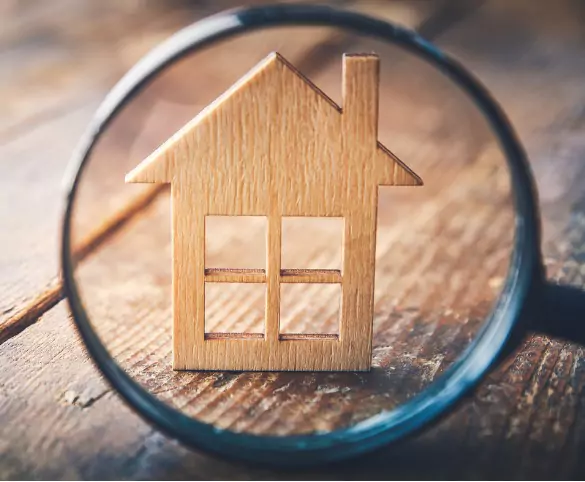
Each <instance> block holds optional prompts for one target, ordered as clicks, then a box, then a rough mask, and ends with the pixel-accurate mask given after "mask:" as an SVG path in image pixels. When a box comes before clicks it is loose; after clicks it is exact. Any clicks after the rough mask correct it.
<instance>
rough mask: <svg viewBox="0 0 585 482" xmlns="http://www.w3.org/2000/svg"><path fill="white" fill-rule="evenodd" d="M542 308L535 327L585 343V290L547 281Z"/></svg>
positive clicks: (548, 333)
mask: <svg viewBox="0 0 585 482" xmlns="http://www.w3.org/2000/svg"><path fill="white" fill-rule="evenodd" d="M541 307H542V309H541V310H540V314H539V316H538V317H537V323H536V326H534V327H533V328H534V329H536V330H537V331H539V332H543V333H545V334H547V335H550V336H553V337H559V338H564V339H566V340H568V341H572V342H575V343H580V344H583V345H585V291H584V290H582V289H580V288H577V287H574V286H568V285H557V284H553V283H546V284H545V285H544V286H543V290H542V305H541Z"/></svg>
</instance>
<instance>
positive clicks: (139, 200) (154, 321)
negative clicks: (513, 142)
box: [0, 0, 585, 479]
mask: <svg viewBox="0 0 585 482" xmlns="http://www.w3.org/2000/svg"><path fill="white" fill-rule="evenodd" d="M219 3H221V5H219V4H218V3H213V4H212V3H211V2H196V1H186V0H182V1H179V0H173V1H169V2H164V3H163V2H158V1H154V0H146V1H143V2H134V1H129V0H128V1H123V2H119V1H114V0H107V1H100V2H98V1H92V0H84V1H75V0H58V1H54V2H51V3H50V4H49V3H48V2H47V3H40V2H20V1H5V2H3V3H2V4H1V5H0V18H2V28H0V48H1V52H2V53H1V55H0V68H1V71H2V76H1V77H0V99H1V100H2V106H3V109H2V111H1V113H0V185H1V189H0V219H1V220H2V230H1V231H0V241H1V243H2V244H1V247H2V250H1V253H0V288H1V292H2V296H0V366H1V367H2V370H1V373H0V478H2V479H16V478H35V479H36V478H45V479H46V478H56V479H71V478H84V479H94V478H100V479H112V478H131V479H160V478H173V479H180V478H191V479H194V478H197V479H199V478H211V479H225V478H235V479H249V478H261V479H274V478H291V477H295V478H308V477H310V478H344V479H345V478H358V477H360V478H391V477H392V478H394V477H402V478H462V477H466V478H487V477H491V478H503V477H506V478H526V477H530V478H545V477H547V478H567V477H571V478H572V477H575V478H576V477H583V476H584V475H585V465H584V462H583V459H582V457H580V454H581V453H582V451H583V449H584V446H585V412H584V410H583V404H584V403H585V392H584V386H585V352H584V350H583V348H582V347H581V346H578V345H576V344H571V343H567V342H565V341H563V340H557V339H552V338H548V337H546V336H543V335H540V334H530V335H529V336H527V337H526V339H525V340H524V341H523V343H522V345H521V346H520V347H519V349H518V350H517V351H516V352H515V353H514V354H512V355H511V356H509V357H508V358H507V359H505V360H504V361H503V362H502V363H501V364H500V365H499V366H498V367H496V368H495V369H494V370H492V372H491V373H490V374H489V376H487V377H486V379H485V380H484V381H483V382H482V384H481V385H480V387H479V388H478V390H477V391H476V392H475V393H474V394H472V395H470V396H468V397H467V398H466V399H465V400H464V401H463V402H462V403H461V404H460V405H459V406H458V408H457V410H456V411H455V412H454V413H452V414H450V415H449V416H448V417H446V418H445V419H444V420H442V421H441V422H440V423H439V424H437V425H435V426H433V427H432V428H431V429H429V430H427V431H425V432H423V433H422V434H420V435H418V436H417V437H416V438H412V439H409V440H408V441H407V442H405V443H402V444H400V445H396V446H393V447H390V448H385V449H383V450H380V451H378V452H377V453H375V454H372V455H369V456H367V457H364V458H361V459H358V460H351V461H348V462H347V463H344V464H340V465H334V466H330V467H327V468H324V469H315V470H311V471H310V472H301V473H293V474H291V473H289V472H279V471H274V470H268V469H260V468H249V467H245V466H242V465H237V464H234V463H230V462H226V461H223V460H218V459H215V458H212V457H209V456H207V455H204V454H202V453H198V452H194V451H191V450H189V449H187V448H185V447H183V446H181V445H180V444H178V443H177V442H175V441H172V440H169V439H168V438H166V437H165V436H163V435H162V434H160V433H159V432H157V431H156V430H154V429H153V428H152V427H150V426H149V425H148V424H146V423H145V422H144V421H142V419H140V418H139V417H138V416H137V415H136V414H135V413H134V412H132V411H131V410H130V409H129V408H128V407H127V406H126V405H125V404H124V403H123V402H122V401H121V400H120V398H119V397H118V396H117V395H116V393H114V392H113V391H112V389H111V388H110V387H109V386H108V385H107V383H106V382H105V381H104V380H103V379H102V378H101V377H100V375H99V373H98V372H97V370H96V369H95V367H94V366H93V365H92V363H91V361H90V360H89V358H88V356H87V354H86V353H85V351H84V348H83V346H82V343H81V341H80V340H79V338H78V336H77V334H76V332H75V329H74V327H73V325H72V323H71V320H70V315H69V312H68V309H67V306H66V302H65V301H64V300H63V299H62V293H61V282H60V279H59V268H58V244H59V220H60V212H61V209H62V207H63V200H62V197H63V196H62V190H61V184H60V182H61V178H62V176H63V175H64V170H65V166H66V163H67V160H68V158H69V156H70V154H71V152H72V150H73V148H74V145H75V143H76V141H77V140H78V139H79V137H80V135H81V133H82V132H83V129H84V128H85V126H86V125H87V123H88V122H89V119H90V118H91V115H92V113H93V111H94V110H95V108H96V107H97V105H98V103H99V101H100V100H101V99H102V98H103V96H104V95H105V93H106V92H107V90H108V89H109V88H111V86H112V85H113V84H114V83H115V82H116V81H117V80H118V79H119V78H120V77H121V76H122V75H123V73H124V72H125V71H126V70H127V69H129V68H130V67H131V65H132V64H133V63H134V62H135V61H136V60H137V59H138V58H140V56H141V55H143V54H144V53H145V52H146V51H148V50H149V49H150V48H151V47H153V46H154V45H155V44H157V43H158V42H159V41H161V40H162V39H164V38H166V37H167V36H168V35H170V34H171V33H172V32H174V31H175V30H177V29H178V28H180V27H182V26H184V25H187V24H189V23H191V22H192V21H194V20H196V19H198V18H201V17H202V16H205V15H208V14H210V13H213V12H215V11H217V10H218V9H220V8H221V7H224V6H233V3H231V2H219ZM353 8H356V9H361V10H365V11H369V12H370V13H374V14H376V15H380V16H384V17H386V18H390V19H394V20H397V21H400V22H401V23H404V24H407V25H410V26H416V27H418V28H420V30H421V31H422V32H423V33H424V34H425V35H427V36H429V37H432V38H433V40H434V41H435V42H436V43H437V44H438V45H439V46H441V47H442V48H444V49H445V50H446V51H447V52H449V53H451V54H453V55H454V56H456V57H457V58H459V59H460V60H461V61H463V62H464V63H465V65H466V66H468V67H469V69H470V70H471V71H472V72H473V73H475V74H476V75H477V76H478V77H479V78H480V79H481V80H482V81H483V82H484V83H485V85H486V86H487V87H488V88H489V89H490V90H491V91H492V92H493V94H494V95H495V97H496V98H497V99H498V100H499V102H500V103H501V104H502V106H503V107H504V109H505V111H506V112H507V114H508V115H509V117H510V119H511V121H512V122H513V124H514V126H515V127H516V129H517V131H518V133H519V136H520V138H521V140H522V141H523V143H524V144H525V147H526V149H527V151H528V154H529V157H530V161H531V165H532V168H533V170H534V173H535V177H536V181H537V184H538V188H539V193H540V204H541V211H542V216H543V230H544V233H543V234H544V244H543V253H544V256H545V261H546V266H547V271H548V272H547V275H548V277H549V278H550V279H553V280H555V281H559V282H562V283H566V284H572V285H575V286H583V273H585V268H584V266H585V265H584V263H585V262H584V260H583V256H582V245H583V240H584V238H585V214H584V213H585V201H584V199H585V198H584V196H583V194H582V193H583V186H584V182H585V181H584V180H583V179H584V178H583V177H582V175H583V173H584V172H585V169H584V164H583V161H582V158H583V156H585V140H584V139H585V136H584V134H585V89H583V80H584V79H585V76H584V75H585V61H584V60H583V58H584V57H583V52H584V48H585V28H584V27H583V25H584V20H585V9H584V7H583V5H582V2H580V1H577V0H559V1H555V2H545V1H544V0H543V1H537V2H535V1H534V0H532V1H531V0H517V1H514V2H509V1H506V0H485V1H473V2H467V1H464V2H436V1H411V2H409V1H401V2H388V3H380V2H373V3H368V2H357V3H355V4H354V5H353ZM272 50H279V51H281V52H282V53H283V54H284V55H285V56H286V57H287V58H288V59H289V60H290V61H292V62H293V63H294V64H295V65H296V66H297V67H298V68H299V69H300V70H302V71H303V72H304V73H305V74H306V75H308V76H309V77H310V78H311V80H313V81H314V82H316V84H317V85H318V86H319V87H321V88H322V89H323V90H324V91H326V92H327V93H328V94H329V95H330V96H331V97H332V98H333V99H334V100H335V101H337V102H339V99H340V81H341V74H340V66H341V58H340V55H341V53H342V52H344V51H353V52H357V51H371V50H375V51H376V52H377V53H379V54H380V57H381V61H382V87H381V88H382V91H381V113H380V117H381V119H380V134H379V135H380V140H381V141H382V142H383V143H384V144H385V145H387V146H388V147H389V148H390V149H392V150H393V151H394V152H396V154H398V155H399V157H400V158H401V159H403V160H404V161H405V162H407V163H408V164H409V165H411V166H412V167H413V169H414V170H415V171H416V172H417V173H419V174H420V175H421V176H422V177H423V179H424V180H425V188H423V189H420V190H415V191H416V192H415V191H408V190H402V191H396V190H392V189H384V190H382V191H381V195H380V213H379V220H378V221H379V235H378V251H377V267H376V307H375V330H374V367H373V370H372V372H371V373H368V374H353V373H347V374H319V375H315V374H303V373H296V374H291V373H289V374H285V373H268V374H266V373H259V374H249V373H248V374H246V373H244V374H237V373H211V372H210V373H185V372H182V373H177V372H173V371H172V370H171V368H170V292H169V286H170V247H169V246H170V245H169V237H170V235H169V231H168V228H167V227H168V226H169V201H168V191H166V190H164V189H162V190H161V189H157V190H156V191H149V190H148V189H147V188H144V187H143V186H125V185H124V184H123V175H124V173H125V172H126V171H127V170H129V168H130V167H132V166H133V165H135V164H136V163H137V161H139V160H140V159H141V157H142V156H144V155H145V154H148V152H149V151H150V150H152V149H153V148H154V147H156V146H157V145H158V144H159V143H160V142H161V141H163V140H164V139H165V138H166V137H168V136H169V135H170V134H172V133H173V132H174V130H176V129H177V128H178V127H180V126H181V125H182V124H183V123H184V122H185V121H186V120H188V119H190V118H191V117H193V116H194V115H195V114H197V112H198V111H199V110H200V109H201V108H203V107H204V106H205V105H206V104H207V103H209V102H210V101H211V100H213V99H214V98H215V97H216V96H217V95H219V94H220V93H221V92H222V91H223V90H225V88H227V87H228V86H229V85H231V84H232V83H233V82H234V81H235V80H237V79H238V78H239V77H240V76H241V75H243V74H244V73H245V72H246V71H247V70H248V69H249V68H251V67H252V66H253V65H254V64H255V63H256V62H257V61H258V60H260V59H261V58H263V57H264V56H265V55H266V54H267V53H268V52H270V51H272ZM85 177H86V178H85V179H84V181H83V182H82V185H81V188H82V191H81V196H80V200H79V205H78V207H77V208H76V212H75V216H74V226H75V229H74V235H73V241H74V245H75V249H76V251H77V256H78V257H79V259H80V260H81V261H80V264H79V268H78V269H77V272H76V276H77V279H78V281H79V283H80V285H81V288H82V297H83V301H84V303H85V304H86V306H87V309H88V312H89V314H90V316H91V319H92V320H93V322H94V324H95V329H96V331H97V332H98V333H99V335H100V336H101V337H102V339H103V340H104V343H105V344H106V346H107V347H108V349H109V350H110V352H111V353H112V354H113V355H114V356H115V358H116V360H117V361H118V362H119V363H120V364H121V365H122V366H123V367H124V368H125V369H126V370H127V371H128V372H129V373H130V374H131V375H132V376H133V377H134V378H135V379H136V380H137V381H138V382H139V383H141V384H143V385H144V386H145V387H147V388H148V389H149V390H151V391H152V392H154V393H156V394H157V396H158V397H159V398H161V399H162V400H164V401H166V402H167V403H169V404H171V405H173V406H174V407H176V408H177V409H179V410H182V411H183V412H185V413H187V414H189V415H191V416H193V417H196V418H198V419H201V420H204V421H206V422H210V423H214V424H216V425H218V426H221V427H225V428H230V429H232V430H237V431H247V432H252V433H259V434H261V433H270V434H278V435H286V434H291V433H307V432H312V431H316V430H319V431H327V430H333V429H335V428H340V427H346V426H350V425H352V424H354V423H356V422H357V421H360V420H363V419H365V418H367V417H369V416H371V415H372V414H375V413H379V412H380V411H381V410H385V409H390V408H392V407H395V406H396V405H398V404H399V403H401V402H403V401H405V400H406V399H408V398H410V397H411V396H413V395H414V394H416V393H419V392H420V391H421V390H422V389H423V388H424V387H426V386H428V384H430V383H431V382H432V381H433V380H435V379H436V378H437V377H438V376H440V375H441V373H442V372H443V371H444V370H445V369H446V368H447V367H448V366H450V364H451V363H452V362H453V361H454V360H455V359H456V358H457V356H458V355H459V354H460V353H461V352H462V351H463V350H464V349H465V347H466V346H468V344H469V342H470V340H472V339H473V336H474V334H475V333H476V332H477V330H478V328H479V327H480V326H481V322H482V319H483V317H484V316H485V315H486V314H487V313H488V312H489V309H490V307H491V303H492V302H493V300H494V299H495V297H496V296H497V293H498V290H499V288H500V287H501V283H502V279H503V278H504V277H505V274H506V269H507V266H508V260H509V254H510V249H511V243H512V235H513V234H512V229H513V225H514V219H513V212H512V208H511V202H510V186H509V182H508V178H507V174H506V170H505V167H504V165H503V161H502V155H501V153H500V152H499V150H498V148H497V145H496V143H495V142H494V139H493V136H491V134H490V133H489V131H488V130H487V128H486V126H485V125H484V123H483V121H482V119H481V118H480V116H479V115H478V114H477V112H475V111H474V109H473V107H472V106H471V105H470V104H469V102H468V101H467V100H466V99H465V98H464V97H463V96H462V95H461V93H458V92H457V91H456V89H454V88H453V86H451V85H450V84H449V82H448V81H447V80H446V79H444V78H442V77H441V76H440V75H438V74H436V73H433V71H432V70H431V69H430V68H429V67H428V66H425V65H423V64H422V63H420V62H419V61H416V60H413V59H412V58H410V57H408V56H407V55H405V54H404V53H402V52H399V51H397V50H396V49H393V48H389V47H387V46H384V45H381V44H379V43H375V42H372V41H370V40H366V39H361V38H356V37H353V36H349V35H347V34H346V33H343V32H339V31H335V30H330V29H304V30H303V31H302V32H301V33H300V34H299V32H298V31H297V30H296V29H283V30H273V31H267V32H261V33H259V34H254V35H249V36H246V37H244V38H242V39H238V40H237V41H230V42H227V43H223V44H221V45H218V46H216V47H213V48H211V49H208V50H207V51H205V52H201V53H198V54H196V55H195V56H193V57H191V58H189V59H186V60H185V61H182V62H180V63H179V64H177V65H176V66H174V67H173V68H172V69H171V70H170V71H169V72H168V73H166V74H165V75H163V76H162V77H161V78H159V79H157V80H156V81H155V82H154V83H153V84H151V85H150V86H149V87H148V89H146V90H145V91H144V92H143V93H142V94H141V95H140V96H139V98H138V99H137V100H136V102H135V103H133V104H132V105H131V106H130V107H129V108H128V109H127V110H126V111H124V112H123V113H122V115H121V116H120V118H119V119H118V120H117V121H116V122H115V124H114V125H113V128H112V129H110V130H109V131H108V133H107V134H106V135H105V137H104V139H103V140H102V141H101V142H100V144H99V146H98V149H97V152H96V155H95V156H94V158H92V161H91V164H90V166H89V168H88V172H87V174H86V176H85ZM213 231H214V232H215V235H216V237H215V239H213V240H212V239H210V240H209V242H210V249H209V256H208V261H209V262H210V263H212V264H214V265H215V266H217V267H258V266H257V265H258V263H261V262H262V259H263V253H262V250H261V249H258V246H261V245H262V239H263V227H262V223H261V222H256V221H255V222H252V223H251V224H249V225H246V226H242V225H241V224H240V225H237V224H233V223H227V222H224V221H222V220H219V222H218V224H217V225H216V226H214V227H213ZM285 233H286V235H285V237H286V239H287V240H288V241H287V243H288V247H287V246H285V253H284V256H285V258H286V259H290V260H291V263H298V264H299V265H298V266H293V265H292V264H291V266H290V267H291V268H297V267H299V268H303V267H311V268H312V267H320V268H330V267H335V262H336V259H337V257H338V255H339V253H338V250H337V249H336V247H337V246H338V244H336V241H335V240H336V239H337V238H338V234H339V233H338V231H337V228H336V226H335V225H334V224H331V225H325V226H324V225H319V226H310V225H309V224H307V223H305V224H302V223H301V224H300V225H297V226H291V227H290V229H289V230H285ZM287 250H288V251H287ZM287 262H288V261H287ZM283 267H287V266H283ZM293 288H295V287H292V288H291V292H290V293H286V294H285V293H283V305H284V306H285V307H286V308H287V310H286V315H285V314H283V328H284V329H289V330H290V331H291V332H293V331H294V332H298V331H302V330H306V331H315V330H324V331H326V330H329V329H331V330H334V329H335V316H334V315H335V304H334V303H333V300H334V299H335V295H336V294H335V293H334V292H328V291H326V290H325V291H322V290H320V289H319V288H318V287H300V288H295V289H293ZM253 289H254V287H253V286H252V287H241V286H234V287H227V288H226V289H225V290H223V291H222V290H219V291H218V292H217V293H215V292H211V291H210V293H209V294H208V296H207V299H208V300H209V306H208V310H209V329H210V330H211V331H214V330H215V331H224V330H234V331H240V330H244V331H254V330H256V329H261V314H262V306H263V304H262V303H263V293H262V292H253Z"/></svg>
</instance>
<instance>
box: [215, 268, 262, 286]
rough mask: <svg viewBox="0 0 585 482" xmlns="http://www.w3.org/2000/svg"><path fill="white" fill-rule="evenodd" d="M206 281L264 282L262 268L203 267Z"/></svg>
mask: <svg viewBox="0 0 585 482" xmlns="http://www.w3.org/2000/svg"><path fill="white" fill-rule="evenodd" d="M205 282H206V283H266V271H265V270H263V269H244V268H242V269H237V268H231V269H229V268H228V269H221V268H205Z"/></svg>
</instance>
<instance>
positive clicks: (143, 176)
mask: <svg viewBox="0 0 585 482" xmlns="http://www.w3.org/2000/svg"><path fill="white" fill-rule="evenodd" d="M351 56H352V55H346V57H351ZM360 56H361V57H364V56H363V55H360ZM275 63H279V64H280V65H283V66H285V67H286V70H287V71H289V72H291V73H292V74H294V75H295V76H297V77H298V78H300V79H301V80H302V81H303V82H304V84H305V85H306V86H308V87H309V88H310V89H311V90H312V91H314V92H315V93H316V94H317V95H318V97H319V98H321V99H322V100H324V101H325V102H326V103H327V104H329V105H330V106H331V109H332V110H333V111H335V112H337V113H338V114H339V115H342V114H343V108H342V107H340V106H339V105H337V103H336V102H334V101H333V100H332V99H331V98H330V97H329V96H328V95H327V94H326V93H325V92H323V91H322V90H321V89H320V88H319V87H317V86H316V85H315V84H314V83H313V82H312V81H311V80H309V79H308V78H307V77H305V76H304V75H303V74H302V73H301V72H299V71H298V70H297V69H296V68H295V67H294V66H293V65H292V64H291V63H290V62H289V61H288V60H286V59H285V58H284V57H283V56H282V55H281V54H279V53H278V52H273V53H270V54H269V55H268V56H267V57H266V58H265V59H263V60H262V61H261V62H259V63H258V64H257V65H256V66H255V67H254V68H252V69H251V70H250V71H249V72H248V73H247V74H246V75H244V76H243V77H242V78H240V79H239V80H238V81H237V82H236V83H235V84H233V85H232V86H231V87H230V88H229V89H228V90H226V91H225V92H224V93H223V94H221V95H220V96H219V97H217V98H216V99H215V100H214V101H213V102H212V103H210V104H209V105H208V106H207V107H205V108H204V109H203V110H202V111H201V112H200V113H199V114H198V115H196V116H195V117H194V118H193V119H192V120H191V121H190V122H188V123H187V124H186V125H185V126H183V127H182V128H181V129H180V130H179V131H177V132H176V133H175V134H174V135H173V136H172V137H170V138H169V139H168V140H167V141H166V142H164V143H163V144H162V145H161V146H160V147H159V148H158V149H156V150H155V151H154V152H153V153H152V154H151V155H150V156H148V157H147V158H146V159H145V160H144V161H142V162H141V163H140V164H138V165H137V166H136V167H135V168H134V169H133V170H132V171H130V172H129V173H128V174H127V175H126V178H125V180H126V182H155V181H154V180H150V179H149V177H151V176H149V175H148V172H149V171H150V170H151V169H152V168H154V167H155V164H157V163H158V162H159V161H160V160H161V158H163V157H165V156H166V153H167V152H168V151H169V150H170V149H171V150H172V149H173V147H174V145H176V143H178V142H179V141H180V140H181V139H183V138H184V137H185V136H186V135H188V133H189V132H191V131H193V130H194V129H195V128H196V127H197V126H198V125H199V124H200V123H202V122H203V121H204V120H205V119H206V118H208V116H209V115H210V114H211V113H212V112H214V111H216V110H218V109H220V108H221V107H222V106H223V105H224V104H226V103H227V102H228V101H229V99H230V98H231V97H232V96H234V95H235V94H236V93H237V92H239V91H240V90H241V89H242V88H243V87H244V86H245V85H246V84H247V83H248V82H250V81H251V79H253V78H254V77H256V76H257V75H258V74H260V73H261V72H263V71H265V70H267V69H269V68H270V67H271V66H273V65H274V64H275ZM377 147H378V158H387V159H386V160H388V159H390V160H392V161H393V162H394V163H395V164H396V165H397V166H398V167H399V169H401V170H403V171H404V172H403V177H404V175H406V176H410V177H411V178H412V179H411V182H409V184H411V185H422V184H423V181H422V179H421V178H420V177H419V176H418V175H416V174H415V173H414V172H413V171H412V169H410V168H409V167H408V166H407V165H406V164H404V163H403V162H402V161H401V160H400V159H398V157H396V156H395V155H394V154H393V153H392V152H391V151H390V150H389V149H388V148H386V147H385V146H384V145H383V144H382V143H380V142H379V141H377Z"/></svg>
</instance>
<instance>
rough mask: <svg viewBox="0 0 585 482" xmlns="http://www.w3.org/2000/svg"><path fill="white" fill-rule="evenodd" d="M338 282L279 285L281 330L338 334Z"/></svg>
mask: <svg viewBox="0 0 585 482" xmlns="http://www.w3.org/2000/svg"><path fill="white" fill-rule="evenodd" d="M340 307H341V285H339V284H304V283H298V284H297V283H294V284H282V285H280V333H281V335H284V334H291V333H295V334H318V335H325V334H331V335H339V317H340Z"/></svg>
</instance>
